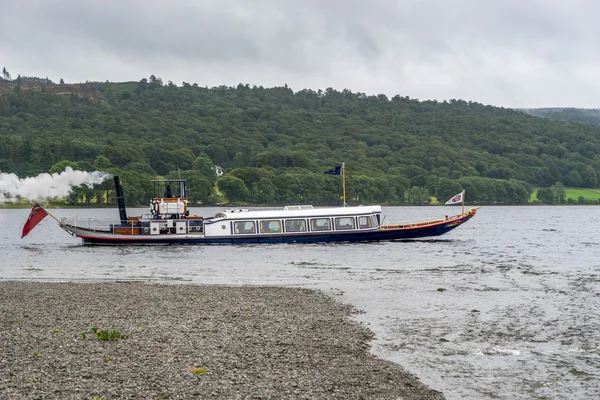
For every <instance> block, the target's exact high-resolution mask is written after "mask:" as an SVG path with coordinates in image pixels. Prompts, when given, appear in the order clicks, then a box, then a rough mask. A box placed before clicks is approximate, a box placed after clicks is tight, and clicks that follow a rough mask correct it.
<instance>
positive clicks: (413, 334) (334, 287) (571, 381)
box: [0, 206, 600, 399]
mask: <svg viewBox="0 0 600 400" xmlns="http://www.w3.org/2000/svg"><path fill="white" fill-rule="evenodd" d="M216 210H218V209H193V210H192V213H197V214H200V215H206V216H210V215H212V214H213V213H214V212H215V211H216ZM457 210H458V208H442V207H402V208H400V207H385V208H384V213H385V214H387V219H386V222H402V221H415V220H419V219H422V218H430V217H434V218H438V217H443V216H444V215H445V214H449V213H450V214H455V213H456V212H457ZM51 211H52V212H53V213H54V214H55V215H56V216H57V217H59V218H60V217H63V216H79V217H105V218H115V219H116V218H118V212H117V211H116V210H79V209H78V210H67V209H61V210H51ZM141 212H146V210H129V214H130V215H137V214H139V213H141ZM28 214H29V210H0V254H1V255H2V258H1V260H0V279H1V280H7V279H24V280H52V281H116V280H119V281H121V280H123V281H125V280H141V281H153V282H161V283H188V284H189V283H191V284H194V283H198V284H200V283H201V284H228V285H288V286H301V287H307V288H315V289H321V290H323V291H324V292H326V293H328V294H330V295H332V296H334V297H335V298H336V299H338V300H340V301H344V302H349V303H351V304H354V305H355V306H356V307H357V308H358V309H360V310H362V311H364V313H363V314H359V315H358V316H357V319H358V320H360V321H362V322H364V323H365V324H367V325H368V326H369V328H370V329H371V330H372V331H373V332H374V333H375V336H376V340H375V341H374V343H373V351H374V353H375V354H377V355H378V356H380V357H382V358H386V359H389V360H392V361H395V362H397V363H399V364H401V365H402V366H403V367H405V368H406V369H407V370H409V371H411V372H413V373H415V374H416V375H417V376H419V377H420V378H421V380H422V381H423V382H424V383H426V384H427V385H429V386H431V387H433V388H435V389H438V390H441V391H443V392H444V394H445V395H446V396H447V398H449V399H497V398H499V399H585V398H589V399H592V398H600V315H599V314H600V307H599V306H600V235H599V233H598V226H599V225H600V207H583V206H582V207H484V208H482V209H480V210H479V213H478V214H477V215H476V216H475V217H474V218H473V219H472V220H471V221H469V222H468V223H467V224H466V225H463V226H461V227H459V228H458V229H456V230H454V231H453V232H451V233H449V234H448V235H445V236H441V237H439V238H436V239H431V240H418V241H407V242H390V243H371V244H331V245H297V244H296V245H252V246H248V245H246V246H233V245H229V246H227V245H226V246H179V247H177V246H172V247H88V246H82V245H81V244H80V241H79V240H77V239H75V238H72V237H71V236H69V235H68V234H67V233H66V232H64V231H62V230H61V229H60V228H59V227H58V226H57V224H56V222H54V221H53V220H52V219H50V218H46V220H44V222H42V224H40V225H39V226H38V227H37V228H36V229H35V230H34V231H33V232H31V233H30V234H29V236H27V237H26V238H24V239H20V236H21V235H20V232H21V227H22V225H23V223H24V221H25V220H26V218H27V216H28Z"/></svg>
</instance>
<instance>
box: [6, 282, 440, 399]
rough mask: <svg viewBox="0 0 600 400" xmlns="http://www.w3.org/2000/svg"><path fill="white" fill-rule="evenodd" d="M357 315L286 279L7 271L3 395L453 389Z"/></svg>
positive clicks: (424, 395)
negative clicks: (169, 279)
mask: <svg viewBox="0 0 600 400" xmlns="http://www.w3.org/2000/svg"><path fill="white" fill-rule="evenodd" d="M355 313H356V310H355V308H354V307H352V306H350V305H346V304H342V303H339V302H337V301H335V300H332V299H331V298H330V297H328V296H326V295H325V294H323V293H322V292H319V291H315V290H310V289H300V288H287V287H278V286H277V287H273V286H269V287H255V286H220V285H219V286H217V285H164V284H148V283H54V282H23V281H2V282H0V330H1V331H2V340H0V398H10V399H21V398H89V399H92V398H94V397H97V398H102V399H104V400H108V399H111V398H123V397H127V398H156V399H158V398H171V399H172V398H228V399H229V398H231V399H234V398H235V399H237V398H240V399H242V398H252V399H270V398H273V399H279V398H290V399H292V398H293V399H296V398H297V399H304V398H305V399H314V398H327V399H352V398H356V399H358V398H366V399H370V398H377V399H397V398H402V399H415V400H416V399H443V398H444V396H443V394H442V393H440V392H438V391H435V390H432V389H430V388H428V387H426V386H425V385H423V384H422V383H421V382H420V381H419V379H418V378H417V377H416V376H414V375H412V374H410V373H408V372H406V371H405V370H403V369H402V367H400V366H399V365H397V364H394V363H392V362H389V361H386V360H382V359H379V358H377V357H375V356H374V355H372V354H371V353H370V351H369V349H370V347H371V345H370V341H371V340H372V339H373V334H372V333H371V332H370V331H369V330H368V329H367V328H365V327H364V326H363V325H361V324H359V323H358V322H356V321H353V320H352V319H351V316H352V315H353V314H355ZM92 327H94V328H96V329H97V330H99V331H100V330H101V331H104V330H106V331H111V330H117V331H118V332H119V333H120V334H122V335H125V336H127V337H126V338H121V339H116V340H107V341H102V340H99V339H98V338H97V337H96V334H95V333H94V332H93V331H91V330H90V328H92Z"/></svg>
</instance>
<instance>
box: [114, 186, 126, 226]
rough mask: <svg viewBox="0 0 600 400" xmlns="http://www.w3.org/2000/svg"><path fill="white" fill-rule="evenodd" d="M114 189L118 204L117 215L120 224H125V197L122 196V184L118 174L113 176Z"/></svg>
mask: <svg viewBox="0 0 600 400" xmlns="http://www.w3.org/2000/svg"><path fill="white" fill-rule="evenodd" d="M115 189H116V191H117V204H118V205H119V215H120V216H121V224H127V211H126V210H125V199H124V198H123V186H121V181H120V180H119V177H118V176H115Z"/></svg>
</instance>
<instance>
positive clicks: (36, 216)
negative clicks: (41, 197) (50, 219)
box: [21, 203, 48, 239]
mask: <svg viewBox="0 0 600 400" xmlns="http://www.w3.org/2000/svg"><path fill="white" fill-rule="evenodd" d="M46 215H48V213H47V212H46V210H44V209H43V208H42V206H40V205H39V204H37V203H35V205H34V206H33V208H32V209H31V212H30V213H29V218H27V221H26V222H25V225H23V234H22V235H21V239H23V238H24V237H25V236H27V234H28V233H29V232H31V230H32V229H33V228H35V226H36V225H37V224H39V223H40V222H41V221H42V220H43V219H44V218H46Z"/></svg>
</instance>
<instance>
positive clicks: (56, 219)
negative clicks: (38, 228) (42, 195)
mask: <svg viewBox="0 0 600 400" xmlns="http://www.w3.org/2000/svg"><path fill="white" fill-rule="evenodd" d="M38 204H39V203H38ZM40 207H42V206H40ZM42 208H43V209H44V211H46V214H48V215H49V216H51V217H52V218H54V220H55V221H56V222H58V224H59V225H61V226H62V222H60V221H59V220H58V218H56V217H55V216H54V215H52V214H50V213H49V212H48V210H46V209H45V208H44V207H42Z"/></svg>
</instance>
